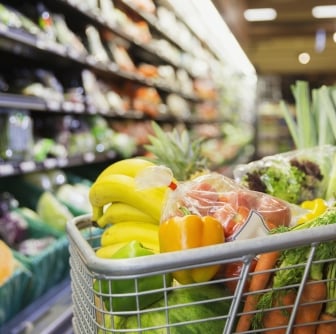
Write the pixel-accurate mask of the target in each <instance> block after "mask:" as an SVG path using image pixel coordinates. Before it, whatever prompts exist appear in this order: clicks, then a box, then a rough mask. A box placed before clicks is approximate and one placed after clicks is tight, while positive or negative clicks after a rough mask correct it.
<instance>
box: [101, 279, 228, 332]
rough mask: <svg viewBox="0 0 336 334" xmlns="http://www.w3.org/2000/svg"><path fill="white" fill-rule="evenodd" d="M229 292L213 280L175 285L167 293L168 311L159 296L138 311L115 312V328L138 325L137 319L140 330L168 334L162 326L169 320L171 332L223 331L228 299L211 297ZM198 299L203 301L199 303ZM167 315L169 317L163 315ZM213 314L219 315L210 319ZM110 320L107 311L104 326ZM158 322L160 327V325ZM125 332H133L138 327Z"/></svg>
mask: <svg viewBox="0 0 336 334" xmlns="http://www.w3.org/2000/svg"><path fill="white" fill-rule="evenodd" d="M228 295H229V293H228V291H227V290H226V289H225V288H224V287H223V286H221V285H215V284H212V285H208V286H195V287H183V288H178V289H175V290H173V291H172V292H170V293H169V294H168V298H167V303H168V309H169V311H168V313H167V312H166V308H165V300H164V299H161V300H160V301H158V302H156V303H154V304H152V305H151V306H150V308H148V309H146V310H144V311H145V312H142V313H141V314H139V315H138V314H134V315H130V316H114V318H113V324H114V330H118V329H128V330H131V329H134V330H136V329H139V320H140V323H141V329H142V331H141V333H148V334H167V333H168V329H167V328H164V326H165V325H166V324H168V323H169V324H170V325H171V326H172V327H171V328H170V331H169V333H170V334H196V333H198V334H204V333H211V334H217V333H218V334H219V333H222V332H223V329H224V325H225V321H226V320H225V316H227V315H228V314H229V310H230V305H231V299H229V298H228V299H219V300H216V301H214V300H212V299H216V298H221V297H225V296H228ZM199 302H204V303H201V304H200V303H199ZM166 316H167V317H168V319H166ZM213 317H219V318H218V319H211V318H213ZM111 320H112V319H111V316H110V315H108V314H107V315H105V326H106V327H109V328H111V325H112V324H111V322H112V321H111ZM184 322H190V323H184ZM160 326H163V327H161V328H159V327H160ZM154 327H157V328H154ZM166 327H167V326H166ZM101 333H103V332H101ZM104 333H105V332H104ZM113 333H120V334H121V333H124V332H118V331H114V332H113ZM127 333H132V334H135V333H139V331H134V332H131V331H130V332H127Z"/></svg>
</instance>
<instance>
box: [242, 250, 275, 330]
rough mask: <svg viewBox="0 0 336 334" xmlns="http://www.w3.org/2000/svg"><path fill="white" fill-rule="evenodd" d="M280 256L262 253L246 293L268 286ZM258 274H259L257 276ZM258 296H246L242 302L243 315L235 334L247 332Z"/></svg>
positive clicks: (273, 253) (272, 253)
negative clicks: (272, 270)
mask: <svg viewBox="0 0 336 334" xmlns="http://www.w3.org/2000/svg"><path fill="white" fill-rule="evenodd" d="M279 256H280V252H278V251H274V252H270V253H263V254H261V255H260V256H259V258H258V262H257V264H256V266H255V269H254V273H255V275H253V276H252V278H251V280H250V282H249V288H248V292H251V293H253V292H258V291H262V290H263V289H265V288H266V287H267V285H268V281H269V279H270V277H271V271H267V270H271V269H272V268H274V266H275V265H276V263H277V261H278V259H279ZM258 273H259V274H258ZM257 304H258V296H257V295H255V294H250V295H247V297H246V300H245V301H244V307H243V313H244V314H243V315H242V316H241V317H240V318H239V320H238V323H237V327H236V331H237V333H240V332H244V331H247V330H249V328H250V326H251V321H252V319H253V313H249V312H252V311H254V310H255V309H256V308H257Z"/></svg>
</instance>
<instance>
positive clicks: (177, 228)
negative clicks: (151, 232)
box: [159, 214, 225, 284]
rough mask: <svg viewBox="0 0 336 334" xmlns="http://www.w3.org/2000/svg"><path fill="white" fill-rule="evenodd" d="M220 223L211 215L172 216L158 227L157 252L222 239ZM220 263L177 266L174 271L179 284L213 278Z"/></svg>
mask: <svg viewBox="0 0 336 334" xmlns="http://www.w3.org/2000/svg"><path fill="white" fill-rule="evenodd" d="M224 240H225V237H224V231H223V227H222V224H221V223H220V222H219V221H218V220H216V219H214V218H213V217H210V216H205V217H201V216H198V215H192V214H187V215H185V216H182V217H179V216H176V217H172V218H170V219H168V220H166V221H165V222H163V223H162V224H161V225H160V227H159V242H160V252H172V251H179V250H186V249H190V248H196V247H202V246H209V245H213V244H219V243H222V242H224ZM219 267H220V266H219V265H213V266H206V267H199V268H194V269H186V270H179V271H176V272H174V273H173V276H174V278H175V279H176V280H177V281H178V282H179V283H181V284H188V283H193V282H206V281H208V280H210V279H211V278H213V277H214V276H215V274H216V273H217V271H218V269H219Z"/></svg>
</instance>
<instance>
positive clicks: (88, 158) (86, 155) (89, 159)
mask: <svg viewBox="0 0 336 334" xmlns="http://www.w3.org/2000/svg"><path fill="white" fill-rule="evenodd" d="M95 159H96V155H95V154H94V153H92V152H87V153H84V155H83V160H84V161H85V162H92V161H94V160H95Z"/></svg>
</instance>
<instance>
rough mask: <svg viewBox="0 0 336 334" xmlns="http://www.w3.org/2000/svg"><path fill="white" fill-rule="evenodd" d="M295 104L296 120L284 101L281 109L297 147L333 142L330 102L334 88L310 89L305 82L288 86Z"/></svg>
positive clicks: (335, 128)
mask: <svg viewBox="0 0 336 334" xmlns="http://www.w3.org/2000/svg"><path fill="white" fill-rule="evenodd" d="M291 89H292V93H293V95H294V99H295V104H296V115H295V116H296V119H294V115H292V114H291V113H290V112H289V110H288V108H287V106H286V103H285V102H284V101H281V104H280V105H281V108H282V111H283V115H284V118H285V120H286V123H287V125H288V128H289V131H290V134H291V136H292V139H293V141H294V144H295V146H296V148H297V149H302V148H307V147H314V146H319V145H326V144H331V145H334V144H335V143H336V113H335V105H334V103H333V101H332V96H331V92H332V90H333V89H334V88H333V87H328V86H325V85H324V86H322V87H320V88H316V89H313V90H312V91H310V88H309V83H308V82H307V81H302V80H298V81H296V82H295V84H294V85H292V86H291Z"/></svg>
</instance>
